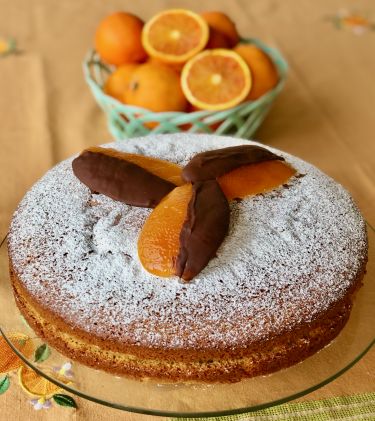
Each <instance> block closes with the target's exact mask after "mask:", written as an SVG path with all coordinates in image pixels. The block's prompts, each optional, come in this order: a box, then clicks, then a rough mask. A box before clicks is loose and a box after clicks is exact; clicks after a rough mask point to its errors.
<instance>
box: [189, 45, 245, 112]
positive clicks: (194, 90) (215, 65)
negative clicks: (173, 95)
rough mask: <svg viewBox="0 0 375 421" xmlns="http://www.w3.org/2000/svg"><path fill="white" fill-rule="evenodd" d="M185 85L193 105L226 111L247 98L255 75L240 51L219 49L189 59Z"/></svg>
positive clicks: (205, 108) (204, 108)
mask: <svg viewBox="0 0 375 421" xmlns="http://www.w3.org/2000/svg"><path fill="white" fill-rule="evenodd" d="M181 84H182V90H183V91H184V94H185V96H186V98H187V99H188V101H189V102H190V103H191V104H193V105H195V106H196V107H198V108H201V109H203V110H224V109H227V108H230V107H234V106H236V105H238V104H239V103H240V102H241V101H243V100H244V99H245V98H246V96H247V95H248V93H249V92H250V88H251V74H250V70H249V67H248V66H247V64H246V63H245V61H244V60H243V59H242V58H241V57H240V56H239V55H238V54H237V53H235V52H233V51H230V50H225V49H220V48H218V49H215V50H206V51H203V52H202V53H199V54H197V55H196V56H195V57H193V58H192V59H191V60H189V61H188V62H187V63H186V64H185V66H184V68H183V70H182V74H181Z"/></svg>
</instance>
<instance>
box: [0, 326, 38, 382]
mask: <svg viewBox="0 0 375 421" xmlns="http://www.w3.org/2000/svg"><path fill="white" fill-rule="evenodd" d="M8 339H9V340H10V341H11V342H12V344H13V345H14V346H15V348H17V349H18V350H19V351H20V352H22V355H24V356H25V357H26V358H30V357H31V355H32V353H33V352H34V344H33V341H32V340H31V339H30V338H29V337H28V336H27V335H24V334H22V333H11V334H9V335H8ZM22 364H23V362H22V361H21V360H20V359H19V358H18V357H17V355H16V354H15V353H14V352H13V350H12V349H11V348H10V347H9V345H8V344H7V342H6V341H5V339H4V338H3V337H0V375H1V374H5V373H8V372H10V371H12V370H16V369H17V368H19V367H20V366H21V365H22Z"/></svg>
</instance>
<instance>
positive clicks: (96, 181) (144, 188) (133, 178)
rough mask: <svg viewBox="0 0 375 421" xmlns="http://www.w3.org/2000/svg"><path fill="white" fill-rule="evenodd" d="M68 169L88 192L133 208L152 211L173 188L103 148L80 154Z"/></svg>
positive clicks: (119, 155) (173, 186)
mask: <svg viewBox="0 0 375 421" xmlns="http://www.w3.org/2000/svg"><path fill="white" fill-rule="evenodd" d="M72 167H73V172H74V175H75V176H76V177H77V178H79V180H80V181H81V182H82V183H83V184H85V185H86V186H87V187H89V188H90V189H91V190H93V191H95V192H99V193H102V194H105V195H106V196H108V197H110V198H112V199H114V200H118V201H120V202H124V203H126V204H128V205H133V206H140V207H144V208H154V207H155V206H156V205H157V204H158V203H159V202H160V201H161V199H163V197H164V196H166V195H167V194H168V193H169V192H170V191H171V190H173V189H174V188H175V187H176V186H175V185H174V184H172V183H170V182H169V181H167V180H164V179H162V178H160V177H158V176H156V175H154V174H152V173H150V172H149V171H147V170H145V169H144V168H142V167H140V166H139V165H136V164H133V163H131V162H129V161H126V160H125V159H123V158H121V153H118V152H117V151H114V150H111V149H106V148H92V150H90V148H89V149H87V150H85V151H83V152H82V153H81V155H79V156H78V157H77V158H76V159H74V161H73V162H72Z"/></svg>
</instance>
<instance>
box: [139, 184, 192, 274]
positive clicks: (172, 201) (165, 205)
mask: <svg viewBox="0 0 375 421" xmlns="http://www.w3.org/2000/svg"><path fill="white" fill-rule="evenodd" d="M191 196H192V185H191V184H190V183H189V184H184V185H182V186H180V187H176V188H175V189H174V190H172V191H171V192H170V193H169V194H168V195H167V196H166V197H165V198H164V199H163V200H162V201H161V202H160V203H159V204H158V205H157V206H156V208H155V209H154V210H153V211H152V212H151V214H150V216H149V217H148V218H147V220H146V222H145V224H144V225H143V228H142V231H141V233H140V236H139V239H138V256H139V260H140V262H141V263H142V265H143V267H144V268H145V269H146V270H147V271H148V272H151V273H152V274H154V275H157V276H163V277H168V276H173V275H174V274H175V261H176V258H177V255H178V251H179V248H180V232H181V229H182V225H183V223H184V221H185V219H186V215H187V207H188V204H189V201H190V199H191Z"/></svg>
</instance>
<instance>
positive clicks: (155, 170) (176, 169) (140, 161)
mask: <svg viewBox="0 0 375 421" xmlns="http://www.w3.org/2000/svg"><path fill="white" fill-rule="evenodd" d="M86 151H90V152H96V153H102V154H105V155H107V156H112V157H114V158H118V159H123V160H125V161H128V162H131V163H132V164H136V165H138V166H140V167H141V168H144V169H145V170H147V171H149V172H150V173H151V174H154V175H157V176H158V177H160V178H162V179H164V180H167V181H169V182H171V183H173V184H175V185H176V186H181V185H182V184H183V183H184V182H183V180H182V178H181V167H180V166H179V165H177V164H174V163H173V162H168V161H164V160H162V159H158V158H151V157H149V156H143V155H137V154H132V153H125V152H119V151H116V150H115V149H109V148H101V147H99V146H98V147H95V146H94V147H92V148H88V149H86Z"/></svg>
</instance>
